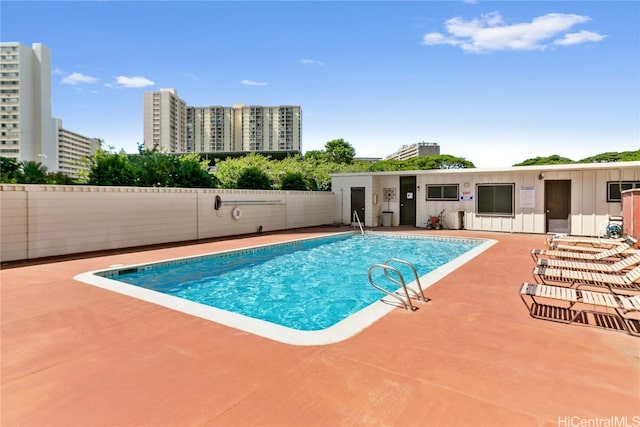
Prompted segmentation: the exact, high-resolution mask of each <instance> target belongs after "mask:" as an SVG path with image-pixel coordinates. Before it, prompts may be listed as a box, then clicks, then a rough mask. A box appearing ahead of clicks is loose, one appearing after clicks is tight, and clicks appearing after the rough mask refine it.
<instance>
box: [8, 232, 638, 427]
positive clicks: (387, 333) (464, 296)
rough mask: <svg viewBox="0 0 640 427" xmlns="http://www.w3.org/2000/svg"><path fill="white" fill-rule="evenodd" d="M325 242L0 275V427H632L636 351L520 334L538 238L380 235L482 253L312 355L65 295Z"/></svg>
mask: <svg viewBox="0 0 640 427" xmlns="http://www.w3.org/2000/svg"><path fill="white" fill-rule="evenodd" d="M335 231H344V229H339V228H331V227H325V228H314V229H304V230H291V231H287V232H279V233H264V234H260V235H250V236H241V237H237V238H234V239H219V240H212V241H207V242H202V243H196V244H189V245H174V246H164V247H156V248H147V249H145V250H132V251H121V252H119V253H115V252H112V253H104V254H92V255H91V256H85V257H67V258H59V259H55V260H49V261H47V262H37V263H36V262H33V263H24V264H22V265H21V264H9V265H5V266H4V267H3V269H2V270H1V271H0V281H1V288H0V290H1V294H0V296H1V300H0V303H1V306H0V307H1V313H0V314H1V320H2V323H1V327H2V329H1V333H2V335H1V337H2V341H1V342H0V344H1V357H2V360H1V371H0V374H1V383H2V384H1V390H0V391H1V406H0V412H1V418H0V424H1V425H2V426H4V427H6V426H134V425H135V426H161V425H162V426H339V425H353V426H365V425H366V426H456V425H459V426H488V425H490V426H560V427H565V426H566V427H572V426H579V425H593V426H605V425H622V426H625V425H629V426H631V425H633V426H639V425H640V338H635V337H631V336H629V335H627V334H624V333H620V332H615V331H610V330H602V329H597V328H589V327H583V326H577V325H564V324H559V323H554V322H548V321H543V320H536V319H533V318H531V317H530V316H529V314H528V312H527V310H526V308H525V306H524V304H523V303H522V301H521V300H520V297H519V289H520V285H521V283H522V282H523V281H532V280H533V279H532V277H531V270H532V268H533V261H532V259H531V257H530V255H529V252H530V250H531V249H533V248H542V247H544V239H545V237H546V236H543V235H528V234H509V233H483V232H472V231H464V230H461V231H457V230H456V231H454V230H440V231H427V230H423V229H413V228H411V229H404V228H396V227H394V228H385V229H384V231H397V232H403V233H412V234H418V235H438V236H445V235H446V236H460V237H473V238H476V237H480V238H490V239H495V240H497V241H498V243H497V244H495V245H493V246H492V247H490V248H489V249H488V250H486V251H485V252H484V253H482V254H481V255H480V256H478V257H476V258H474V259H473V260H471V261H470V262H468V263H466V264H464V265H463V266H461V267H460V268H458V269H457V270H455V271H454V272H452V273H450V274H449V275H447V276H446V277H444V278H443V279H441V280H440V281H438V282H437V283H435V284H434V285H433V286H431V287H430V288H428V289H427V290H426V291H425V294H426V295H427V296H428V297H429V298H431V301H430V302H428V303H426V304H422V303H420V304H418V306H419V307H420V309H419V310H418V311H416V312H408V311H404V310H402V309H396V310H394V311H392V312H391V313H389V314H388V315H387V316H385V317H384V318H382V319H381V320H379V321H377V322H376V323H374V324H373V325H371V326H370V327H368V328H367V329H365V330H363V331H362V332H360V333H359V334H357V335H355V336H353V337H352V338H349V339H347V340H345V341H342V342H339V343H334V344H329V345H323V346H293V345H288V344H282V343H279V342H275V341H271V340H269V339H266V338H261V337H258V336H254V335H250V334H248V333H246V332H242V331H239V330H236V329H232V328H229V327H226V326H223V325H219V324H216V323H213V322H211V321H207V320H204V319H200V318H197V317H193V316H190V315H187V314H183V313H180V312H176V311H173V310H170V309H167V308H163V307H160V306H157V305H154V304H151V303H147V302H144V301H140V300H137V299H134V298H131V297H127V296H125V295H121V294H117V293H114V292H110V291H107V290H104V289H100V288H97V287H94V286H90V285H87V284H84V283H81V282H78V281H76V280H74V279H73V278H74V276H75V275H77V274H79V273H84V272H86V271H91V270H97V269H103V268H108V267H109V266H111V265H114V264H125V265H126V264H136V263H142V262H151V261H158V260H163V259H168V258H176V257H182V256H189V255H197V254H202V253H210V252H216V251H221V250H228V249H235V248H242V247H248V246H255V245H260V244H267V243H272V242H280V241H283V240H291V239H294V238H300V237H309V236H314V235H321V234H324V233H327V232H335ZM589 422H590V423H591V424H586V423H589ZM581 423H584V424H581ZM598 423H599V424H598ZM607 423H608V424H607ZM614 423H618V424H614Z"/></svg>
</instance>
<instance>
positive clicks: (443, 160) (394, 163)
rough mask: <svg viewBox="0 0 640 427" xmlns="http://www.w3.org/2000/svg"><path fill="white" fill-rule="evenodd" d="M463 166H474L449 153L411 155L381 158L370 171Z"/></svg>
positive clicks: (456, 167) (455, 167)
mask: <svg viewBox="0 0 640 427" xmlns="http://www.w3.org/2000/svg"><path fill="white" fill-rule="evenodd" d="M465 168H475V165H474V164H473V163H471V162H470V161H468V160H466V159H465V158H463V157H455V156H451V155H449V154H438V155H433V156H420V157H412V158H410V159H406V160H395V159H390V160H382V161H379V162H376V163H374V164H373V165H371V171H372V172H384V171H410V170H429V169H465Z"/></svg>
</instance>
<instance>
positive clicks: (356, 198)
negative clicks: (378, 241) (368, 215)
mask: <svg viewBox="0 0 640 427" xmlns="http://www.w3.org/2000/svg"><path fill="white" fill-rule="evenodd" d="M353 211H356V212H358V218H360V222H361V223H362V225H364V214H365V210H364V187H351V211H350V213H349V217H350V218H351V222H352V223H353V222H356V221H357V220H356V219H355V218H354V215H353Z"/></svg>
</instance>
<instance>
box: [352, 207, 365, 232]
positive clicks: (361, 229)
mask: <svg viewBox="0 0 640 427" xmlns="http://www.w3.org/2000/svg"><path fill="white" fill-rule="evenodd" d="M353 216H354V217H355V219H356V220H357V221H358V226H359V227H360V232H361V233H362V235H363V236H364V229H363V228H362V223H361V222H360V217H359V216H358V211H356V210H354V211H353Z"/></svg>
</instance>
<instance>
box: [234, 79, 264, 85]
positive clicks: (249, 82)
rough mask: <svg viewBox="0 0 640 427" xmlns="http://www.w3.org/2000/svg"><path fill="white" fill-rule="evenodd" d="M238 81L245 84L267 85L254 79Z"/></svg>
mask: <svg viewBox="0 0 640 427" xmlns="http://www.w3.org/2000/svg"><path fill="white" fill-rule="evenodd" d="M240 83H242V84H243V85H246V86H266V85H267V83H266V82H254V81H251V80H246V79H245V80H243V81H241V82H240Z"/></svg>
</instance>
